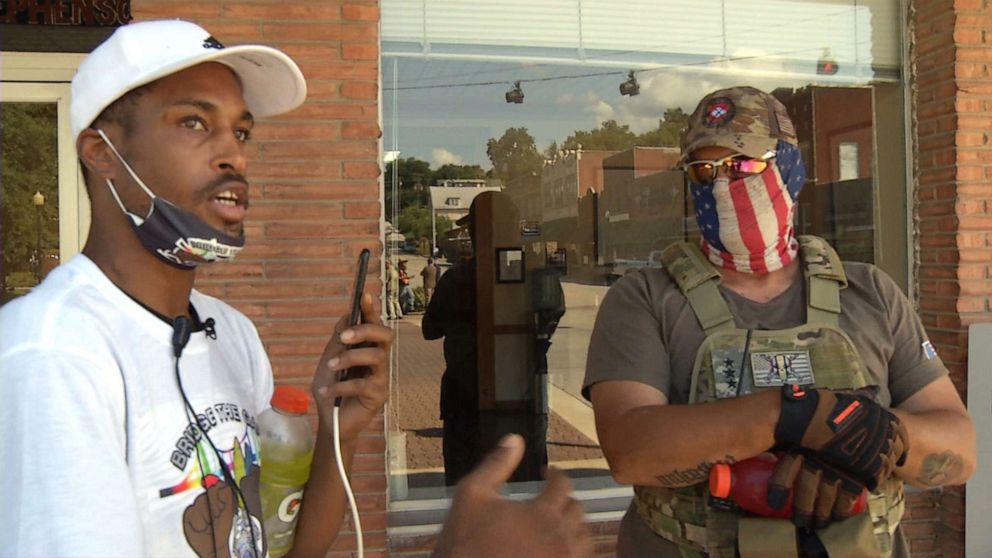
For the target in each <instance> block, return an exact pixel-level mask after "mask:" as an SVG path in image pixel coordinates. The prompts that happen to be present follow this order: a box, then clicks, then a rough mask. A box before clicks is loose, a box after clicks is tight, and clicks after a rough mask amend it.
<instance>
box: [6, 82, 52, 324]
mask: <svg viewBox="0 0 992 558" xmlns="http://www.w3.org/2000/svg"><path fill="white" fill-rule="evenodd" d="M57 117H58V109H57V106H56V105H55V104H54V103H16V102H5V103H2V105H0V119H2V121H0V146H3V149H0V177H3V180H2V181H0V188H2V192H0V212H2V215H0V255H2V262H0V304H4V303H6V302H7V301H9V300H11V299H13V298H16V297H18V296H21V295H23V294H26V293H27V292H28V291H29V290H31V288H33V287H34V286H35V285H37V284H38V283H39V282H41V280H42V279H44V277H45V276H46V275H48V273H49V272H50V271H51V270H52V269H54V268H55V267H56V266H57V265H58V263H59V222H58V208H59V198H58V190H59V188H58V143H57V142H58V139H57V129H58V128H57Z"/></svg>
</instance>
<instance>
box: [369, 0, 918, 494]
mask: <svg viewBox="0 0 992 558" xmlns="http://www.w3.org/2000/svg"><path fill="white" fill-rule="evenodd" d="M469 4H471V2H469ZM722 4H723V7H722V8H721V7H720V5H721V3H710V4H706V5H700V4H698V3H695V4H694V3H684V6H681V7H680V8H678V9H676V7H677V5H679V3H677V2H676V3H671V2H663V3H657V2H645V3H643V4H638V6H639V8H637V9H634V8H630V9H625V10H623V11H617V10H615V9H614V6H613V5H612V4H609V3H605V2H598V1H592V2H588V3H586V2H583V4H582V13H581V15H580V17H579V18H565V19H561V17H564V16H561V14H557V15H556V14H551V13H545V11H542V10H543V8H542V7H541V6H538V5H532V4H531V3H514V4H513V8H512V10H510V12H512V13H509V14H507V15H506V19H505V21H503V20H501V22H502V23H500V24H499V25H492V22H490V21H486V23H485V26H486V29H480V28H479V26H478V24H479V23H480V19H479V18H478V17H475V16H472V15H471V14H470V13H469V12H468V11H464V10H468V8H467V7H466V8H462V7H459V3H449V2H446V3H443V6H440V5H437V6H435V5H434V4H431V5H430V6H432V8H431V9H429V10H427V12H425V13H419V14H418V15H416V17H413V16H412V15H411V14H412V12H410V10H413V11H416V10H419V9H421V8H423V9H427V8H424V7H423V6H422V5H421V4H420V3H409V2H402V1H397V2H395V3H394V4H390V3H389V2H384V3H383V41H384V43H383V44H384V46H383V49H384V53H385V54H384V58H383V80H382V83H383V106H384V122H385V123H386V124H387V125H386V129H385V137H384V141H385V142H386V144H387V145H390V146H391V149H394V150H397V151H401V152H402V153H403V157H402V158H400V159H398V160H397V161H395V162H394V163H392V164H391V165H389V166H388V168H387V172H386V176H385V184H386V185H387V191H386V207H387V208H391V207H396V208H397V210H396V211H395V212H391V211H390V212H387V215H386V218H387V221H389V222H390V223H393V224H396V226H397V228H398V229H399V230H400V231H402V232H403V234H404V235H406V238H407V239H412V240H414V242H415V245H416V249H415V252H411V251H409V250H407V251H406V252H405V253H402V256H401V252H398V251H394V252H395V253H393V254H387V257H391V258H394V260H395V259H397V258H399V257H402V258H403V259H408V260H410V261H409V263H408V264H407V265H408V266H409V268H410V269H411V272H410V274H411V275H412V276H413V277H415V278H418V277H419V275H418V272H419V270H420V269H421V268H422V267H423V265H424V263H425V262H426V259H427V257H429V256H433V257H434V258H435V259H436V263H437V264H438V267H439V272H440V275H441V276H442V278H443V276H444V275H446V274H449V273H453V272H454V271H455V270H458V269H459V268H460V267H462V268H464V266H466V265H470V266H471V267H472V269H473V270H474V272H475V274H476V279H477V283H476V284H475V287H474V290H469V291H466V292H468V293H472V292H474V293H475V297H474V299H473V297H472V295H471V294H466V292H462V294H459V295H457V297H456V298H457V300H456V303H455V306H457V307H458V308H460V309H461V310H462V311H463V312H464V311H465V309H466V308H473V309H474V311H475V315H474V318H473V319H474V321H473V322H472V323H471V324H467V323H465V324H464V325H463V327H461V328H460V329H459V330H458V331H457V332H456V334H455V336H456V337H458V338H459V339H460V340H459V341H458V342H456V343H454V344H453V345H454V346H452V347H448V346H447V345H446V341H445V340H444V339H445V338H438V339H436V340H425V339H424V333H425V332H426V329H427V327H425V317H424V314H423V313H422V312H423V309H419V310H416V311H414V312H413V313H411V314H408V315H406V316H404V319H403V320H397V321H395V322H393V323H394V324H395V327H396V328H397V332H398V343H397V346H398V349H397V355H398V356H397V358H398V362H397V364H396V367H395V368H396V370H395V376H394V378H395V380H394V384H393V388H394V393H393V397H392V399H391V402H392V403H391V411H392V413H393V416H392V417H391V418H390V422H389V428H390V432H391V433H390V446H389V452H390V459H391V464H390V475H391V482H390V486H391V491H392V497H393V499H403V498H413V499H416V498H428V497H434V496H437V495H441V494H443V493H444V492H445V490H446V489H445V488H444V487H445V486H446V479H445V459H444V453H445V452H444V451H443V439H444V436H443V432H444V421H442V420H441V418H440V415H441V408H440V400H441V397H442V396H441V390H442V387H441V386H442V375H443V373H444V371H445V369H446V368H448V367H450V363H446V360H445V356H446V352H453V351H456V350H460V351H462V352H467V349H469V348H470V349H471V350H474V351H475V354H474V357H470V358H473V359H474V363H475V365H474V367H473V369H474V374H473V375H472V377H473V381H475V382H476V383H475V384H474V389H473V388H472V386H469V388H468V390H469V391H471V392H472V393H471V394H469V395H465V396H463V397H461V398H459V401H461V402H465V401H468V402H469V403H470V406H473V409H474V410H473V412H472V416H473V420H477V421H478V428H477V429H476V430H471V431H470V433H469V434H468V435H467V436H468V437H469V438H471V442H463V443H461V446H462V447H463V448H469V449H471V451H469V453H472V452H476V449H472V448H474V447H475V446H474V445H477V444H481V446H482V448H481V449H480V450H479V451H482V450H484V449H485V447H487V445H489V444H492V443H494V442H495V440H496V439H497V438H498V435H499V434H501V433H503V432H506V431H510V430H515V431H518V432H521V433H524V434H526V435H527V436H528V437H529V439H530V442H531V444H532V445H533V446H534V448H533V451H534V453H533V454H532V456H531V459H533V460H535V461H534V462H540V461H541V460H542V459H543V455H544V453H543V449H542V447H541V445H542V444H544V447H545V448H546V454H547V460H548V461H549V462H550V463H552V464H554V465H556V466H558V467H561V468H563V469H565V470H566V471H568V472H569V473H570V475H571V476H572V477H573V478H576V479H578V481H577V484H578V485H579V486H580V487H582V486H587V487H591V486H606V485H610V483H611V482H610V480H609V470H608V466H607V464H606V462H605V460H604V459H603V457H602V452H601V451H600V449H599V446H598V441H597V436H596V432H595V425H594V421H593V415H592V410H591V406H590V405H589V403H588V402H587V401H586V400H585V399H584V398H583V396H582V394H581V393H580V389H581V384H582V380H583V376H584V369H585V360H586V352H587V349H588V340H589V336H590V334H591V330H592V326H593V323H594V320H595V317H596V311H597V309H598V306H599V304H600V302H601V301H602V300H603V297H604V296H605V295H606V293H607V291H608V289H609V285H610V284H611V283H612V282H613V281H614V280H615V279H616V278H618V277H620V276H622V275H623V274H625V273H629V272H632V271H634V270H636V269H638V268H641V267H660V266H661V261H660V258H659V256H660V251H661V250H662V249H664V248H665V247H666V246H668V245H669V244H671V243H672V242H675V241H678V240H683V239H687V240H692V239H695V238H698V231H697V228H696V221H695V219H694V214H695V210H694V208H693V207H692V201H691V196H687V185H686V178H685V176H684V173H683V172H682V170H681V169H679V168H677V161H678V158H679V149H678V146H679V135H680V131H681V129H682V128H683V127H684V125H685V123H686V121H687V119H688V114H689V112H691V110H692V109H693V107H694V106H695V104H696V103H697V102H698V100H699V99H700V98H701V97H702V96H703V95H704V94H706V93H708V92H710V91H713V90H715V89H718V88H723V87H730V86H736V85H750V86H754V87H758V88H760V89H763V90H765V91H768V92H771V93H773V94H774V95H775V96H776V97H777V98H779V99H780V100H781V101H782V102H783V103H784V104H785V105H786V107H787V108H788V110H789V113H790V116H791V117H792V119H793V121H794V123H795V126H796V128H797V135H798V138H799V142H800V149H801V150H802V153H803V156H804V159H805V162H806V166H807V179H808V183H807V185H806V187H805V188H804V189H803V191H802V195H801V196H800V199H799V209H798V211H797V223H796V227H797V232H798V233H799V234H815V235H818V236H822V237H824V238H825V239H827V240H828V241H829V242H830V243H831V244H832V245H834V246H835V247H836V248H837V250H838V252H839V253H840V255H841V257H842V258H844V259H845V260H851V261H855V260H857V261H866V262H875V263H881V264H882V267H883V269H885V265H886V262H877V257H876V255H877V254H879V253H880V252H881V250H880V248H879V242H880V240H879V235H878V234H877V231H876V229H878V225H879V222H880V221H881V220H883V219H882V217H884V216H879V215H876V213H877V209H876V208H877V206H878V203H877V202H876V198H877V197H879V195H880V194H879V191H880V190H879V189H880V188H887V190H885V192H902V191H903V188H904V178H903V177H902V176H901V175H900V174H896V173H893V174H892V175H891V176H888V177H881V178H880V177H876V176H874V173H873V169H874V168H875V167H876V166H878V167H884V168H893V169H900V170H901V169H903V168H905V166H904V159H903V158H902V157H904V155H905V153H904V152H900V153H898V154H897V155H896V156H897V157H898V159H894V158H893V153H895V151H892V152H889V153H888V155H885V156H886V157H888V159H886V160H885V161H881V160H880V159H879V158H880V157H881V156H882V153H881V150H879V149H877V148H876V145H875V138H876V137H879V138H882V137H892V138H894V140H893V141H897V142H901V141H902V137H903V136H902V133H903V131H902V129H901V128H900V127H901V126H902V123H901V121H900V120H901V116H900V115H901V112H900V111H901V110H902V109H901V105H900V104H899V103H892V102H891V100H892V99H896V98H898V95H899V93H898V92H899V87H900V86H899V85H898V84H899V79H900V77H899V59H898V52H899V48H898V40H897V38H898V32H899V29H898V24H897V21H898V20H897V18H895V16H894V14H895V13H896V12H895V11H894V10H895V7H896V5H895V3H892V2H885V1H882V0H879V1H877V2H875V1H873V2H867V3H865V2H860V3H855V4H853V5H850V6H848V5H840V4H836V3H833V2H789V1H781V2H776V3H773V5H769V4H767V3H758V2H730V1H728V2H726V3H722ZM391 5H392V6H393V8H394V9H396V10H399V11H397V12H395V14H400V13H402V14H406V16H410V17H403V18H400V17H399V16H398V15H396V16H395V17H393V15H391V12H390V11H389V10H390V6H391ZM424 6H426V5H424ZM434 8H436V10H435V9H434ZM403 10H406V11H403ZM463 12H464V13H463ZM531 12H533V13H531ZM538 12H540V13H538ZM759 12H760V13H761V14H764V15H763V16H761V17H765V16H767V17H772V18H773V19H774V18H779V19H777V20H775V21H780V23H781V28H782V29H783V30H786V31H788V32H789V33H791V34H790V35H789V36H788V37H785V36H779V35H774V36H770V35H767V34H756V33H753V32H752V31H753V29H751V27H753V26H754V25H756V23H755V18H756V17H757V16H754V14H757V13H759ZM740 13H748V14H751V15H752V16H754V17H749V18H747V19H745V18H739V17H735V14H740ZM395 14H394V15H395ZM442 14H443V16H444V17H441V16H442ZM527 14H530V15H527ZM635 14H636V15H635ZM559 16H561V17H559ZM728 16H729V17H728ZM473 18H474V19H473ZM556 18H557V19H556ZM679 18H681V19H679ZM686 19H688V20H692V21H694V22H696V23H695V24H693V25H689V26H683V25H676V24H675V23H673V22H675V21H676V20H678V21H682V20H686ZM413 21H416V22H424V24H423V25H420V23H418V24H417V25H412V24H411V23H410V22H413ZM538 21H539V22H544V24H542V25H538V24H536V23H535V22H538ZM473 22H474V23H473ZM554 22H558V23H555V24H554V25H552V23H554ZM701 22H722V23H723V25H722V27H721V26H720V25H716V26H715V27H714V26H710V25H703V24H702V23H701ZM559 23H560V25H558V24H559ZM572 25H578V26H579V28H580V29H581V31H582V32H581V33H575V34H573V33H571V32H569V31H568V29H571V27H569V26H572ZM760 25H762V26H767V25H768V22H767V20H762V23H761V24H760ZM776 25H777V24H776ZM649 29H650V31H649ZM686 29H694V30H697V31H698V30H699V29H715V31H714V32H713V33H709V32H707V33H699V32H686ZM799 29H801V30H802V31H801V32H800V31H797V30H799ZM573 31H575V30H574V29H573ZM496 32H498V34H499V36H498V37H495V36H493V35H492V34H493V33H496ZM574 37H579V41H580V42H581V43H582V44H574V42H573V41H574ZM659 37H661V38H660V39H659ZM583 41H584V42H583ZM572 47H574V48H575V49H577V50H574V51H570V50H569V49H570V48H572ZM576 52H578V53H579V58H582V57H583V56H584V58H583V60H584V61H585V63H584V64H583V63H581V62H579V61H578V60H577V59H576V57H575V53H576ZM631 80H634V81H636V86H637V87H636V88H635V87H632V86H631V85H630V83H631ZM517 82H519V83H520V91H521V93H523V98H522V99H521V100H522V102H519V103H518V102H516V100H512V102H511V100H509V99H508V98H506V93H507V91H509V90H514V89H515V87H516V83H517ZM621 86H625V87H621ZM880 98H883V99H888V100H890V102H879V99H880ZM894 111H895V112H894ZM394 176H395V177H396V178H395V179H394ZM391 184H399V185H400V187H398V188H397V189H395V190H394V189H390V188H389V186H388V185H391ZM886 195H889V196H891V194H886ZM898 195H899V196H903V195H904V194H902V193H900V194H898ZM394 199H396V200H398V203H394V202H393V201H392V200H394ZM476 199H489V200H490V201H489V202H486V203H488V204H490V206H491V209H490V210H489V212H488V213H486V214H485V215H482V214H480V215H481V216H479V217H478V223H479V224H480V226H482V227H483V228H484V229H485V230H486V231H487V232H486V233H485V234H486V235H489V237H488V239H483V238H472V231H471V230H470V224H469V223H468V221H466V217H467V215H468V208H469V207H470V205H471V203H472V201H473V200H476ZM491 200H497V201H491ZM501 208H502V209H501ZM418 215H421V216H422V217H417V216H418ZM896 228H898V227H896ZM900 242H905V240H904V239H902V240H900ZM891 248H892V249H890V250H889V253H890V254H891V253H898V252H899V251H900V249H903V250H904V247H902V248H900V247H898V246H895V247H891ZM500 250H502V252H499V251H500ZM518 250H519V251H520V253H522V255H523V257H522V258H520V259H519V260H517V259H516V256H515V255H514V256H513V262H517V261H519V262H520V264H519V266H520V268H521V269H522V270H523V276H522V277H523V282H516V281H506V280H505V279H506V278H507V274H508V273H510V271H511V268H512V266H511V264H510V263H509V261H510V260H509V259H508V257H507V255H508V254H516V253H517V251H518ZM500 254H502V256H501V255H500ZM500 258H503V259H500ZM513 265H517V264H515V263H514V264H513ZM504 268H505V269H504ZM512 269H513V270H514V271H513V273H512V274H513V276H514V278H519V277H520V276H519V274H518V272H517V271H516V269H517V268H512ZM888 271H889V272H890V273H892V274H893V275H896V276H898V275H900V273H901V270H900V269H898V268H894V269H888ZM415 284H416V285H418V287H419V286H420V284H419V283H417V282H416V281H415ZM484 285H486V286H484ZM540 285H543V287H540ZM550 285H555V287H554V288H552V287H550ZM559 287H560V296H561V298H562V300H563V302H564V304H563V310H564V312H563V313H560V315H557V316H556V318H555V319H554V320H550V319H549V316H550V314H549V308H550V307H551V306H552V305H551V304H550V302H549V300H548V296H547V293H551V292H557V289H558V288H559ZM542 288H543V289H544V290H543V294H542V291H541V289H542ZM485 289H489V291H486V290H485ZM439 296H440V292H438V291H435V294H434V298H435V299H437V298H438V297H439ZM550 298H554V297H550ZM542 309H543V310H542ZM542 312H544V317H543V319H544V320H545V321H544V322H543V325H542V321H541V320H542ZM551 321H554V322H555V325H554V326H553V327H550V328H549V327H548V325H547V324H549V323H551ZM429 337H430V335H429ZM473 341H474V345H473ZM544 349H546V351H545V350H544ZM448 356H449V359H448V360H451V355H448ZM462 356H464V355H462ZM545 360H546V362H545ZM545 370H546V374H545V373H544V371H545ZM545 403H546V404H547V410H548V411H547V414H546V415H544V414H543V406H544V405H545ZM487 413H488V414H487ZM545 417H546V418H545ZM542 421H543V422H542ZM449 453H450V452H449ZM527 467H528V465H527V464H525V466H524V467H522V468H521V470H519V471H518V474H517V475H516V476H515V480H518V481H527V480H530V479H531V478H532V477H531V476H528V473H527V472H526V468H527ZM447 480H448V481H449V482H450V481H451V480H452V479H450V478H449V479H447Z"/></svg>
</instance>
